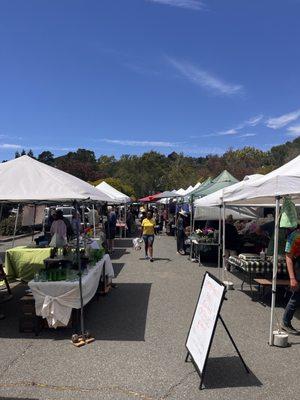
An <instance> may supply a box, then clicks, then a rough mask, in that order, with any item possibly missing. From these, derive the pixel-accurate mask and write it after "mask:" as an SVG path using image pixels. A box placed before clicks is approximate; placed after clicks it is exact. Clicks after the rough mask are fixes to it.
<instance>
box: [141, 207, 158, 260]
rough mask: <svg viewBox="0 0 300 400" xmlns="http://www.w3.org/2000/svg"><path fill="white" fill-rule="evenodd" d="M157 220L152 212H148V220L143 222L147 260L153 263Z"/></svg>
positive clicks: (145, 219)
mask: <svg viewBox="0 0 300 400" xmlns="http://www.w3.org/2000/svg"><path fill="white" fill-rule="evenodd" d="M155 224H156V222H155V220H154V219H153V214H152V212H151V211H148V212H147V216H146V218H144V219H143V221H142V236H143V239H144V243H145V258H146V259H150V261H151V262H153V242H154V227H155Z"/></svg>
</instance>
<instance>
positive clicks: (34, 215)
mask: <svg viewBox="0 0 300 400" xmlns="http://www.w3.org/2000/svg"><path fill="white" fill-rule="evenodd" d="M35 219H36V204H35V205H34V214H33V225H32V237H31V241H32V242H33V239H34V227H35Z"/></svg>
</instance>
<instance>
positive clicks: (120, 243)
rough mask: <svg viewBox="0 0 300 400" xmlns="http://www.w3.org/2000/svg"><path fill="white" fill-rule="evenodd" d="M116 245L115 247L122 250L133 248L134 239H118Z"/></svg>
mask: <svg viewBox="0 0 300 400" xmlns="http://www.w3.org/2000/svg"><path fill="white" fill-rule="evenodd" d="M114 245H115V247H121V248H126V247H133V244H132V239H118V238H116V239H115V243H114Z"/></svg>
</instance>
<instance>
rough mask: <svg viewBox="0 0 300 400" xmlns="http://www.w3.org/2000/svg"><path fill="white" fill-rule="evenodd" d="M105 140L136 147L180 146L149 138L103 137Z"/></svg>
mask: <svg viewBox="0 0 300 400" xmlns="http://www.w3.org/2000/svg"><path fill="white" fill-rule="evenodd" d="M103 142H106V143H112V144H118V145H121V146H134V147H138V146H140V147H178V143H172V142H162V141H148V140H119V139H103Z"/></svg>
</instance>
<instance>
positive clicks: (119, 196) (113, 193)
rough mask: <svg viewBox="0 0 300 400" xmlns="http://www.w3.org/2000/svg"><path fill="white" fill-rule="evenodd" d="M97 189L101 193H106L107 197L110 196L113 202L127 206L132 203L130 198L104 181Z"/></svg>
mask: <svg viewBox="0 0 300 400" xmlns="http://www.w3.org/2000/svg"><path fill="white" fill-rule="evenodd" d="M96 189H98V190H100V192H102V193H105V194H106V195H107V196H109V197H110V198H111V202H114V203H118V204H126V203H130V202H131V199H130V197H129V196H127V195H126V194H124V193H122V192H120V191H119V190H117V189H115V188H114V187H113V186H111V185H109V184H108V183H106V182H104V181H103V182H101V183H100V184H99V185H97V186H96Z"/></svg>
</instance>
